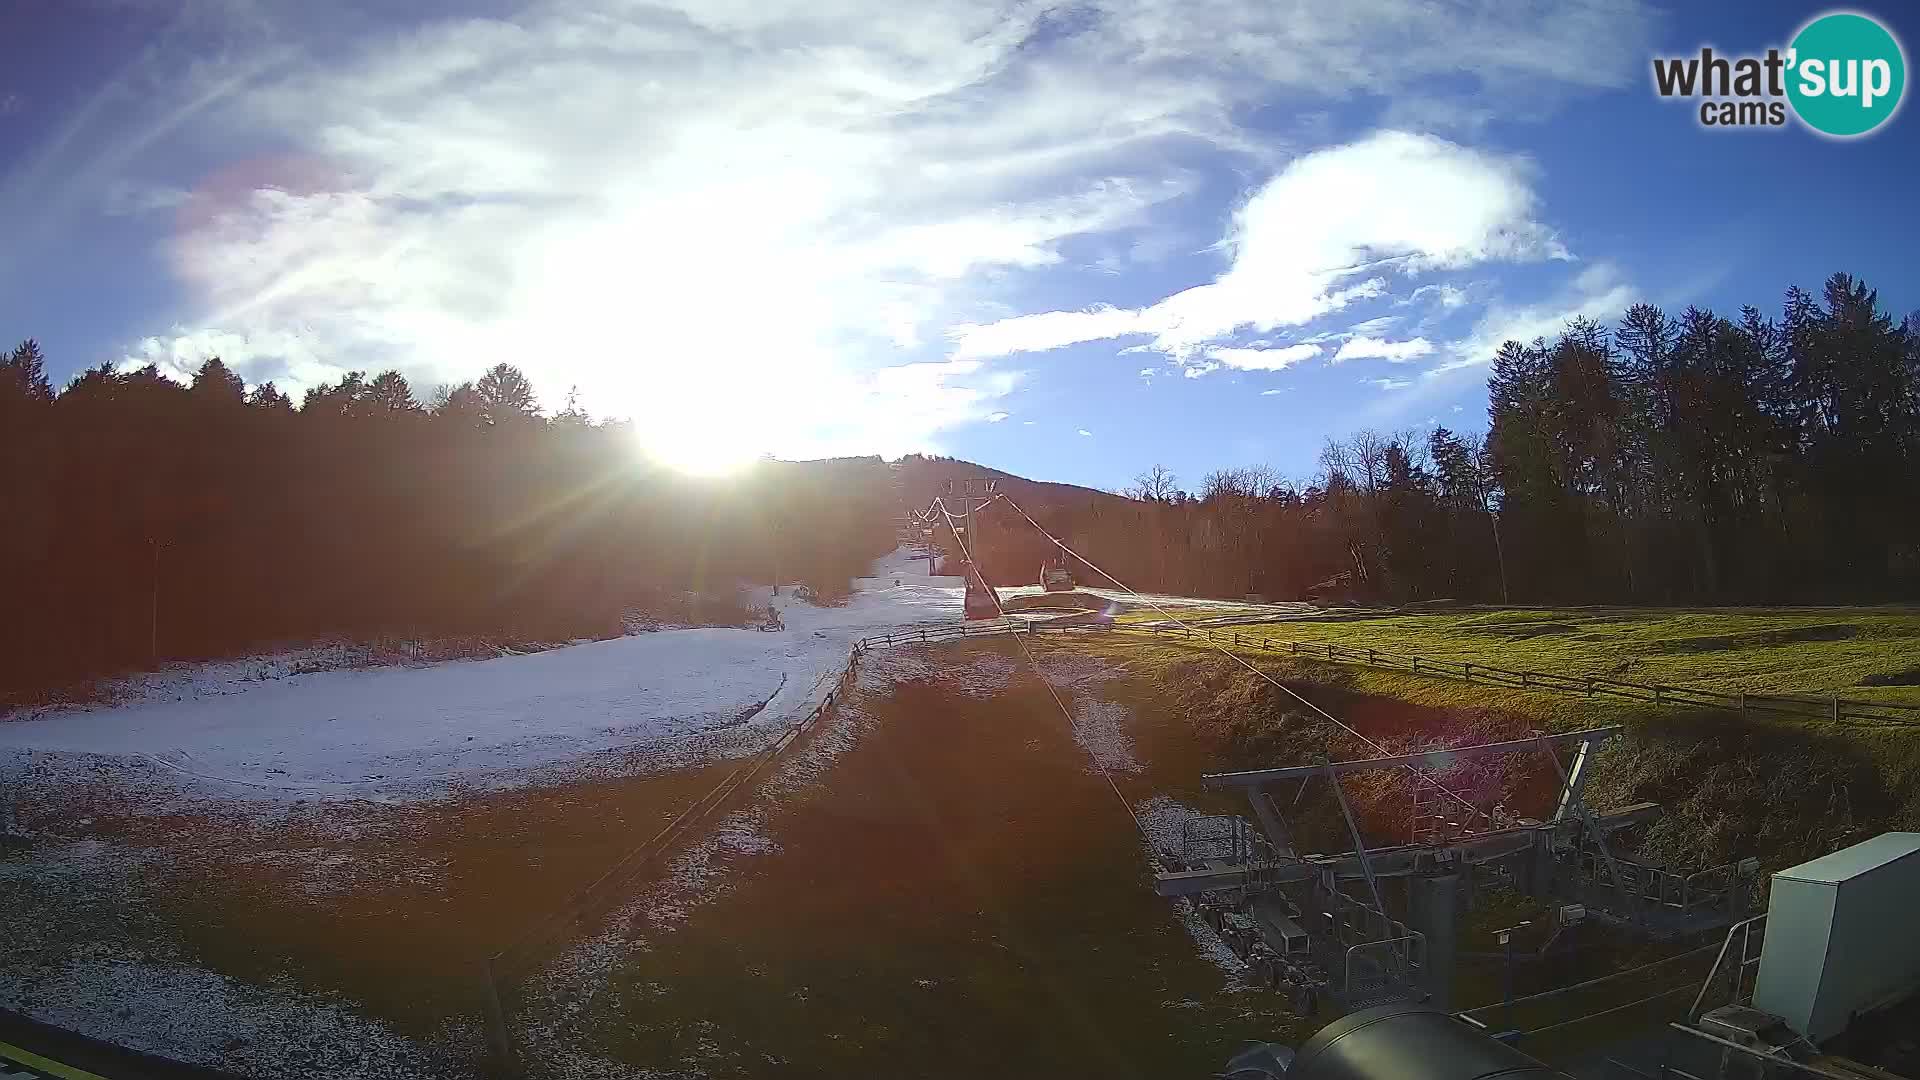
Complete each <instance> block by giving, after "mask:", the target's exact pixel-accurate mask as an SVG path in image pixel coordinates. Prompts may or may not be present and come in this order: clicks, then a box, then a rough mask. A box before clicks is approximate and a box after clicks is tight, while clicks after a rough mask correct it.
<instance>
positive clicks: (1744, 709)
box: [1740, 690, 1747, 717]
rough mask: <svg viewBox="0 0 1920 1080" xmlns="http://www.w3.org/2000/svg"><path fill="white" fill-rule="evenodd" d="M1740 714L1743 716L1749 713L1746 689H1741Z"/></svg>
mask: <svg viewBox="0 0 1920 1080" xmlns="http://www.w3.org/2000/svg"><path fill="white" fill-rule="evenodd" d="M1740 715H1741V716H1743V717H1744V716H1746V715H1747V692H1746V691H1745V690H1742V691H1740Z"/></svg>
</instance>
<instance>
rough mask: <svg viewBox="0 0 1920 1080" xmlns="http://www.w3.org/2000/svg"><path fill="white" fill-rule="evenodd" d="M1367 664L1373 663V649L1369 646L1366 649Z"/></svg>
mask: <svg viewBox="0 0 1920 1080" xmlns="http://www.w3.org/2000/svg"><path fill="white" fill-rule="evenodd" d="M1367 663H1369V664H1371V663H1373V648H1372V647H1371V646H1369V647H1368V648H1367Z"/></svg>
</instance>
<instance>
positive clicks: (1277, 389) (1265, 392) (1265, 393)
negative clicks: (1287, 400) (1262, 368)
mask: <svg viewBox="0 0 1920 1080" xmlns="http://www.w3.org/2000/svg"><path fill="white" fill-rule="evenodd" d="M1286 392H1287V391H1286V389H1285V388H1284V387H1278V386H1276V387H1274V388H1273V389H1272V390H1262V391H1260V396H1261V397H1272V396H1274V395H1275V394H1284V393H1286Z"/></svg>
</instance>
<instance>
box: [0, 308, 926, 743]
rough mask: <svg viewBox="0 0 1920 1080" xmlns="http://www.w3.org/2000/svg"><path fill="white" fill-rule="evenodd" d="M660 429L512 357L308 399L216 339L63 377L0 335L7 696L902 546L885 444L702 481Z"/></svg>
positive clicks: (604, 631) (516, 626)
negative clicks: (173, 361) (657, 441)
mask: <svg viewBox="0 0 1920 1080" xmlns="http://www.w3.org/2000/svg"><path fill="white" fill-rule="evenodd" d="M639 447H640V443H639V441H638V439H637V437H636V436H635V433H634V430H633V425H632V424H631V423H630V422H625V421H596V420H594V419H592V418H590V417H588V416H587V415H586V414H585V413H584V412H583V411H581V410H580V409H578V408H577V407H575V406H574V405H572V404H571V403H569V404H568V406H567V407H566V408H563V409H561V410H559V411H558V412H557V413H555V414H554V415H551V416H546V415H542V414H541V412H540V410H539V409H538V408H537V407H536V404H535V398H534V391H533V387H532V386H531V384H530V383H529V382H528V380H527V378H526V377H525V375H524V374H522V373H521V372H520V371H519V370H517V369H515V368H513V367H512V366H510V365H506V364H501V365H498V366H496V367H494V368H493V369H491V370H490V371H488V372H486V373H485V375H484V376H483V377H482V378H480V379H478V380H477V381H475V382H473V383H470V384H464V385H460V386H455V387H446V388H441V389H440V390H437V391H435V392H434V393H432V394H431V395H429V399H428V400H427V401H424V402H423V401H420V400H417V399H416V398H415V395H414V392H413V390H412V388H411V387H409V386H408V384H407V381H406V379H405V378H404V377H402V376H401V375H400V374H399V373H398V372H393V371H388V372H384V373H381V374H379V375H376V376H374V377H373V378H371V379H369V378H368V377H367V376H366V375H365V374H364V373H352V374H349V375H346V376H345V377H344V378H342V379H341V380H340V381H339V382H337V383H333V384H330V385H325V386H319V387H314V388H312V389H309V390H308V391H307V392H306V393H305V395H304V398H303V399H302V401H301V402H300V403H299V406H298V407H297V408H296V407H295V404H294V402H293V401H292V400H290V399H289V398H288V396H287V395H285V394H282V393H280V392H279V391H278V390H277V389H276V388H275V387H274V386H273V384H271V383H265V384H262V385H259V386H256V387H254V388H252V389H251V390H249V389H248V388H247V387H246V386H245V385H244V383H243V382H242V380H241V379H240V377H239V376H238V375H236V374H235V373H234V372H233V371H232V370H230V369H229V368H228V367H227V365H225V364H224V363H222V362H221V361H220V360H218V359H209V360H207V361H206V362H205V363H204V364H203V365H202V366H201V367H200V369H199V371H198V372H197V373H196V375H195V376H194V378H193V379H192V381H191V383H190V384H187V385H182V384H180V383H177V382H174V381H172V380H169V379H167V378H165V377H163V376H162V375H161V373H160V372H159V371H158V370H157V369H155V368H153V367H147V368H143V369H138V370H132V371H118V370H116V369H115V368H114V367H113V366H111V365H102V366H100V367H96V368H93V369H91V370H87V371H84V372H83V373H81V374H80V375H79V376H78V377H76V378H74V379H73V380H72V381H71V382H70V383H69V384H68V385H67V386H65V387H64V388H62V389H60V390H59V391H58V392H56V391H55V390H54V388H53V386H52V385H51V384H50V382H49V379H48V377H47V375H46V358H45V357H44V356H43V355H42V354H41V350H40V348H39V346H38V345H36V344H35V343H34V342H33V341H31V340H29V341H26V342H24V343H22V344H21V345H20V346H19V347H18V348H15V349H13V350H12V351H11V352H10V353H9V352H4V351H0V461H4V462H5V468H4V469H0V522H3V523H4V525H3V526H0V613H3V614H0V708H5V707H6V706H8V705H9V704H20V703H23V702H26V701H31V700H34V699H36V697H37V696H39V695H44V694H45V693H47V692H49V691H51V690H54V689H57V688H60V687H63V686H67V685H70V684H73V683H76V682H79V681H83V680H87V679H90V678H94V677H98V676H100V675H104V674H109V673H113V672H118V671H123V670H129V669H148V668H151V667H153V666H155V665H158V664H161V663H165V662H167V661H170V660H183V659H202V658H211V657H221V656H230V655H239V654H244V653H246V652H248V651H251V650H255V649H261V648H268V647H277V646H280V645H287V644H295V643H305V642H309V641H319V640H350V641H361V642H366V641H375V640H381V639H405V640H415V641H417V640H422V639H430V638H435V637H450V636H458V635H493V636H496V637H498V638H501V639H505V640H519V641H545V642H550V641H567V640H572V639H576V638H581V637H603V636H608V635H610V634H615V633H618V632H619V631H620V627H621V625H622V616H623V614H624V613H626V612H628V611H630V610H635V609H639V610H648V609H659V610H673V609H674V601H675V600H676V598H678V599H679V601H680V603H679V610H684V608H685V603H684V594H686V593H688V592H700V593H712V594H714V595H715V596H716V597H718V598H719V599H718V601H717V605H718V606H719V607H720V608H724V607H726V606H727V604H728V602H729V601H730V598H731V593H732V590H733V586H734V583H735V582H736V581H742V580H745V581H759V582H765V581H769V580H772V579H773V578H774V577H776V576H778V578H779V579H780V580H782V581H805V582H808V583H810V584H813V585H814V586H815V587H816V588H817V589H819V590H820V591H821V592H822V593H823V594H826V595H832V594H834V593H836V592H837V593H844V592H845V590H846V587H847V582H848V579H849V578H850V577H851V576H852V575H855V574H858V573H862V572H864V571H865V569H866V567H867V566H868V564H869V563H870V562H871V561H872V559H873V558H874V557H875V556H877V555H879V554H882V553H884V552H885V551H887V550H888V549H890V548H891V547H892V546H893V525H892V519H893V516H894V514H895V506H894V503H895V499H894V497H893V493H892V492H891V491H890V490H889V489H888V487H887V485H886V484H885V482H884V475H885V466H884V463H882V462H881V461H880V459H878V458H858V459H843V460H835V461H819V462H801V463H790V462H773V461H765V462H761V463H760V464H759V465H757V466H756V467H754V468H752V469H750V470H748V471H747V472H745V473H743V474H741V475H739V476H736V477H729V478H722V479H701V478H691V477H687V476H683V475H681V474H678V473H675V472H673V471H671V470H668V469H665V468H662V467H659V466H657V465H654V464H651V463H649V462H648V461H647V460H646V458H645V457H644V455H642V454H641V452H640V449H639ZM876 481H878V482H876Z"/></svg>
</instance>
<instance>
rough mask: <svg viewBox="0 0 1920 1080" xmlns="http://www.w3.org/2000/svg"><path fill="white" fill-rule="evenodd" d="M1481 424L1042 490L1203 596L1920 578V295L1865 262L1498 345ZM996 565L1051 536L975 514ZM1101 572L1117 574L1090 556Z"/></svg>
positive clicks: (1569, 599) (1869, 587)
mask: <svg viewBox="0 0 1920 1080" xmlns="http://www.w3.org/2000/svg"><path fill="white" fill-rule="evenodd" d="M1487 390H1488V407H1487V423H1486V427H1485V428H1484V429H1483V432H1481V433H1467V432H1455V431H1451V430H1448V429H1447V428H1444V427H1442V428H1436V429H1432V430H1427V431H1406V432H1390V433H1381V432H1375V431H1362V432H1359V433H1357V434H1355V435H1353V436H1351V437H1349V438H1344V439H1333V440H1329V441H1328V442H1327V443H1326V445H1325V447H1324V448H1323V449H1322V451H1321V453H1320V455H1319V461H1318V464H1317V468H1316V469H1315V470H1314V471H1313V473H1312V475H1310V476H1307V477H1304V478H1289V477H1286V476H1283V475H1282V474H1280V473H1279V472H1277V471H1275V470H1273V469H1271V468H1267V467H1264V466H1252V467H1247V468H1228V469H1220V470H1216V471H1214V472H1211V473H1208V474H1207V475H1205V476H1204V477H1202V478H1201V479H1200V482H1199V484H1198V486H1197V490H1188V489H1186V488H1183V487H1182V486H1181V484H1180V482H1179V477H1177V476H1175V475H1174V474H1173V473H1172V472H1171V471H1169V470H1168V469H1166V468H1164V467H1161V466H1154V467H1153V468H1150V469H1148V470H1146V471H1144V472H1142V473H1141V474H1140V475H1139V476H1138V477H1137V479H1136V481H1135V483H1134V486H1133V487H1131V488H1130V489H1128V490H1127V491H1126V492H1124V493H1122V494H1124V496H1125V497H1124V498H1116V497H1113V496H1112V495H1101V494H1098V493H1094V492H1086V493H1085V494H1084V496H1082V497H1080V498H1054V499H1050V500H1046V501H1044V502H1043V501H1041V500H1038V499H1036V500H1034V505H1030V506H1027V507H1026V508H1027V509H1028V510H1029V511H1030V512H1033V513H1034V515H1035V517H1036V519H1037V520H1039V521H1040V523H1041V524H1042V525H1044V526H1046V527H1047V528H1048V529H1049V530H1050V531H1052V532H1053V533H1055V535H1058V536H1059V537H1060V538H1061V539H1062V540H1063V541H1065V542H1066V543H1067V545H1068V546H1069V547H1072V548H1074V549H1075V550H1076V551H1079V552H1082V553H1084V554H1085V555H1086V556H1087V557H1088V558H1089V559H1091V560H1093V562H1095V563H1097V564H1099V565H1100V566H1101V567H1102V568H1104V569H1105V570H1106V571H1108V572H1109V573H1112V574H1113V575H1114V576H1116V577H1118V578H1119V579H1120V580H1122V581H1125V582H1126V583H1127V584H1128V585H1130V586H1133V587H1135V588H1139V589H1143V590H1155V591H1163V592H1177V593H1191V594H1198V595H1209V596H1240V595H1244V594H1247V593H1258V594H1262V595H1265V596H1268V597H1270V598H1273V599H1288V600H1290V599H1298V598H1301V597H1303V596H1305V595H1307V594H1308V592H1309V591H1310V590H1312V589H1313V587H1314V586H1315V585H1316V584H1321V583H1325V585H1326V587H1325V588H1323V589H1321V590H1319V591H1318V595H1321V596H1324V597H1327V598H1347V599H1352V600H1356V601H1360V602H1372V603H1380V602H1390V603H1404V602H1412V601H1421V600H1440V599H1450V600H1459V601H1464V602H1487V603H1502V602H1507V603H1526V604H1548V603H1552V604H1598V603H1604V604H1648V605H1675V604H1801V603H1864V604H1873V603H1885V602H1889V601H1896V600H1912V599H1914V598H1915V597H1916V596H1920V501H1916V495H1920V480H1917V479H1916V478H1917V477H1920V317H1916V316H1908V317H1907V318H1906V319H1904V320H1902V321H1898V322H1896V321H1895V320H1894V319H1893V318H1892V317H1891V316H1890V315H1888V314H1887V313H1886V312H1884V311H1882V310H1881V308H1880V304H1879V299H1878V296H1877V294H1876V293H1875V292H1874V291H1873V290H1872V289H1870V288H1869V287H1868V286H1867V285H1865V284H1864V283H1861V282H1858V281H1856V280H1854V279H1852V278H1851V277H1849V276H1847V275H1844V274H1838V275H1835V276H1834V277H1832V278H1831V279H1829V280H1828V281H1827V283H1826V285H1825V288H1824V290H1823V291H1822V293H1821V295H1819V296H1817V297H1816V296H1814V295H1811V294H1809V293H1807V292H1805V291H1803V290H1801V289H1799V288H1792V289H1789V290H1788V291H1787V294H1786V299H1785V303H1784V305H1783V307H1782V310H1781V312H1780V314H1779V316H1778V317H1771V316H1768V315H1766V314H1763V313H1762V312H1761V311H1760V310H1759V309H1758V308H1754V307H1744V308H1742V309H1741V311H1740V313H1739V314H1738V316H1736V317H1733V318H1728V317H1726V316H1722V315H1717V314H1715V313H1714V312H1711V311H1706V310H1702V309H1699V308H1688V309H1687V310H1685V311H1683V312H1681V313H1680V314H1679V316H1678V317H1673V316H1670V315H1668V314H1667V313H1665V312H1663V311H1661V310H1660V309H1659V308H1656V307H1653V306H1651V305H1647V304H1640V305H1637V306H1635V307H1633V308H1631V309H1630V310H1628V311H1627V312H1626V313H1625V315H1624V316H1623V317H1622V318H1621V319H1620V320H1619V322H1618V323H1617V324H1616V325H1614V326H1613V327H1611V328H1609V327H1606V326H1602V325H1601V324H1599V323H1597V322H1594V321H1592V320H1590V319H1584V318H1582V319H1576V320H1574V321H1573V322H1571V323H1570V324H1568V325H1567V327H1566V328H1565V330H1564V331H1563V332H1562V333H1561V334H1560V335H1559V336H1558V337H1557V338H1556V339H1554V340H1553V341H1550V342H1549V341H1546V340H1542V339H1536V340H1534V341H1532V342H1517V341H1509V342H1507V343H1505V344H1504V345H1503V346H1501V348H1500V349H1499V351H1498V353H1497V354H1496V355H1495V356H1494V357H1493V358H1492V365H1491V368H1490V370H1489V377H1488V382H1487ZM975 528H976V531H977V532H978V533H979V538H978V541H977V547H978V550H979V552H980V555H979V557H980V559H981V561H982V563H983V564H984V565H985V566H986V568H987V570H988V574H989V576H990V578H992V580H994V581H995V583H996V584H1017V583H1028V582H1031V581H1032V580H1033V579H1034V577H1035V574H1036V572H1037V568H1038V567H1039V565H1040V563H1041V561H1042V560H1043V559H1045V558H1046V557H1047V556H1048V555H1049V553H1050V551H1051V545H1050V544H1048V543H1047V542H1046V541H1045V540H1044V539H1042V538H1040V537H1038V536H1037V535H1036V534H1034V532H1033V530H1032V529H1031V528H1030V527H1029V526H1028V525H1026V523H1025V522H1023V521H1021V520H1020V519H1019V518H1018V517H1017V516H1015V515H1013V514H1012V513H1010V512H1007V511H1004V510H996V511H992V512H988V513H983V514H981V515H979V520H978V522H977V523H976V526H975ZM1082 571H1083V576H1084V577H1085V578H1086V579H1087V580H1088V581H1089V583H1091V584H1096V585H1099V584H1105V582H1104V581H1103V580H1102V579H1101V578H1099V577H1098V575H1095V574H1093V573H1092V572H1091V571H1089V570H1086V569H1085V568H1082Z"/></svg>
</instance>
